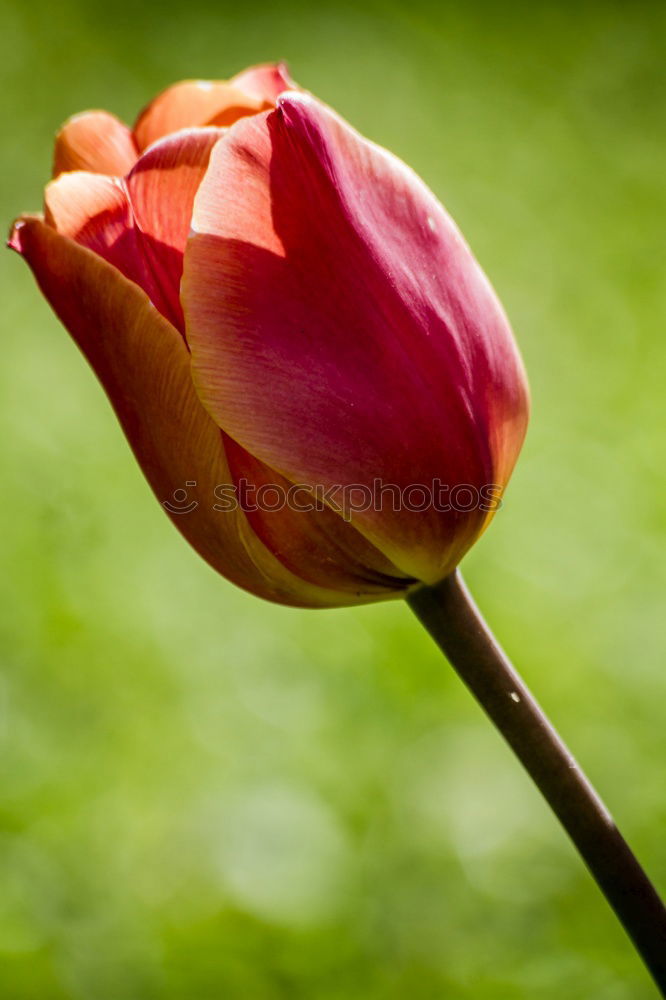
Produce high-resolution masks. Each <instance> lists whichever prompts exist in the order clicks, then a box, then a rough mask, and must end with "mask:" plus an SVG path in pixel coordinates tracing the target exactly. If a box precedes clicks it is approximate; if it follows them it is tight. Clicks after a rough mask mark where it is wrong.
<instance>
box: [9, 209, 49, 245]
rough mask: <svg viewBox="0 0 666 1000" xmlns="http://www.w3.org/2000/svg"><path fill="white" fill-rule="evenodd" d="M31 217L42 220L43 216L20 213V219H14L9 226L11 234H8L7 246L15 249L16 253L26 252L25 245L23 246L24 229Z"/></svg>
mask: <svg viewBox="0 0 666 1000" xmlns="http://www.w3.org/2000/svg"><path fill="white" fill-rule="evenodd" d="M31 219H36V220H37V221H41V216H40V215H19V217H18V219H14V221H13V222H12V224H11V226H10V227H9V234H8V236H7V247H8V248H9V249H10V250H15V251H16V253H20V254H22V253H23V252H24V247H23V235H24V230H25V227H26V226H27V224H28V223H29V222H30V220H31Z"/></svg>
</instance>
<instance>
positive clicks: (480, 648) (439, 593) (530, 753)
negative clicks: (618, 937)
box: [407, 572, 666, 996]
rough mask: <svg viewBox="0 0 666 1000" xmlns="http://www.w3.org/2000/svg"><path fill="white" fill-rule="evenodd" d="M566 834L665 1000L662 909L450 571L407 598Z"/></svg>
mask: <svg viewBox="0 0 666 1000" xmlns="http://www.w3.org/2000/svg"><path fill="white" fill-rule="evenodd" d="M407 600H408V602H409V605H410V606H411V608H412V610H413V611H414V613H415V614H416V616H417V618H419V620H420V621H421V623H422V624H423V625H424V626H425V628H426V629H427V630H428V632H429V633H430V634H431V636H432V637H433V639H434V640H435V642H436V643H437V645H438V646H439V647H440V649H441V650H442V651H443V652H444V654H445V655H446V657H447V658H448V660H449V661H450V663H451V665H452V666H453V668H454V670H455V671H456V672H457V674H458V675H459V677H460V678H461V679H462V681H463V682H464V683H465V684H466V685H467V687H468V688H469V690H470V691H471V692H472V694H473V695H474V697H475V698H476V699H477V701H478V702H479V704H480V705H481V707H482V708H483V710H484V711H485V712H486V714H487V715H488V716H489V718H490V720H491V722H492V723H493V724H494V725H495V726H496V728H497V729H498V730H499V732H500V733H501V734H502V736H503V737H504V739H505V740H506V741H507V743H508V744H509V746H510V747H511V748H512V750H513V751H514V753H515V754H516V756H517V757H518V759H519V761H520V762H521V763H522V765H523V767H524V768H525V769H526V770H527V772H528V774H529V775H530V777H531V778H532V779H533V781H534V782H535V784H536V786H537V788H538V789H539V791H540V792H541V794H542V795H543V797H544V798H545V800H546V802H547V803H548V804H549V806H550V807H551V809H552V810H553V812H554V813H555V815H556V816H557V818H558V819H559V820H560V822H561V824H562V826H563V827H564V829H565V830H566V831H567V833H568V834H569V836H570V837H571V840H572V841H573V843H574V845H575V846H576V848H577V850H578V851H579V853H580V855H581V857H582V858H583V861H584V862H585V863H586V865H587V867H588V868H589V870H590V872H591V873H592V875H593V876H594V878H595V879H596V881H597V884H598V885H599V888H600V889H601V891H602V892H603V894H604V895H605V897H606V899H607V900H608V902H609V903H610V905H611V906H612V908H613V909H614V910H615V913H616V914H617V916H618V918H619V919H620V921H621V923H622V924H623V926H624V928H625V930H626V931H627V933H628V934H629V937H630V938H631V939H632V941H633V942H634V945H635V946H636V949H637V950H638V953H639V954H640V955H641V957H642V959H643V961H644V962H645V965H646V966H647V968H648V969H649V970H650V972H651V973H652V976H653V978H654V981H655V983H656V984H657V986H658V987H659V990H660V991H661V994H662V996H666V909H665V908H664V904H663V903H662V901H661V899H660V898H659V896H658V894H657V892H656V890H655V889H654V887H653V885H652V883H651V882H650V881H649V879H648V877H647V875H646V874H645V872H644V871H643V869H642V868H641V866H640V865H639V863H638V861H637V860H636V858H635V857H634V855H633V853H632V852H631V850H630V848H629V846H628V845H627V843H626V841H625V840H624V838H623V837H622V835H621V834H620V832H619V830H618V829H617V827H616V825H615V823H614V822H613V819H612V817H611V815H610V813H609V812H608V810H607V809H606V807H605V806H604V804H603V802H602V801H601V799H600V798H599V796H598V795H597V793H596V792H595V790H594V789H593V787H592V785H591V784H590V782H589V781H588V780H587V778H586V777H585V775H584V774H583V772H582V771H581V769H580V767H579V766H578V764H577V763H576V761H575V760H574V758H573V757H572V755H571V753H570V752H569V750H568V749H567V747H566V746H565V745H564V743H563V742H562V740H561V739H560V737H559V736H558V735H557V733H556V731H555V729H554V728H553V727H552V725H551V724H550V722H549V721H548V719H547V718H546V716H545V715H544V713H543V712H542V710H541V708H540V707H539V705H538V704H537V702H536V701H535V700H534V698H533V697H532V695H531V694H530V692H529V690H528V689H527V688H526V687H525V684H524V683H523V681H522V680H521V679H520V677H519V676H518V674H517V673H516V671H515V670H514V668H513V666H512V665H511V663H510V662H509V660H508V659H507V657H506V656H505V654H504V652H503V651H502V649H501V648H500V647H499V645H498V644H497V642H496V641H495V639H494V637H493V635H492V633H491V632H490V631H489V629H488V627H487V626H486V624H485V622H484V620H483V618H482V617H481V613H480V612H479V610H478V608H477V607H476V605H475V604H474V601H473V600H472V597H471V596H470V594H469V591H468V590H467V588H466V587H465V585H464V583H463V581H462V579H461V577H460V575H459V574H458V573H457V572H456V573H453V574H452V575H451V576H449V577H447V579H445V580H443V581H442V582H441V583H438V584H437V585H436V586H434V587H427V586H422V587H419V588H418V589H416V590H414V591H412V593H411V594H410V595H409V596H408V598H407Z"/></svg>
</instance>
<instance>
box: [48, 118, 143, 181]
mask: <svg viewBox="0 0 666 1000" xmlns="http://www.w3.org/2000/svg"><path fill="white" fill-rule="evenodd" d="M138 155H139V152H138V150H137V148H136V144H135V142H134V138H133V136H132V133H131V131H130V129H128V127H127V125H125V124H124V123H123V122H121V121H120V119H118V118H116V116H115V115H111V114H109V113H108V111H84V112H83V113H82V114H79V115H74V117H73V118H70V119H69V120H68V121H66V122H65V124H64V125H63V126H62V128H61V129H60V131H59V132H58V133H57V135H56V139H55V149H54V152H53V176H54V177H57V176H58V174H61V173H63V172H64V171H67V170H88V171H91V172H92V173H96V174H110V175H111V176H117V177H123V176H124V175H125V174H127V173H129V171H130V170H131V169H132V167H133V166H134V164H135V162H136V158H137V156H138Z"/></svg>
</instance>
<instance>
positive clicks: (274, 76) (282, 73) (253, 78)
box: [229, 62, 298, 104]
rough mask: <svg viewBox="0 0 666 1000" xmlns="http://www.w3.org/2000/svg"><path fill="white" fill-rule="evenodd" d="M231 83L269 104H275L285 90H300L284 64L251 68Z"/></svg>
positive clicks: (265, 64)
mask: <svg viewBox="0 0 666 1000" xmlns="http://www.w3.org/2000/svg"><path fill="white" fill-rule="evenodd" d="M229 83H231V84H232V85H233V86H234V87H237V88H238V89H239V90H242V91H244V92H245V93H246V94H251V95H252V97H257V98H259V99H260V100H262V101H266V102H267V103H268V104H275V102H276V101H277V99H278V97H279V96H280V94H283V93H284V92H285V90H298V87H297V86H296V85H295V83H294V81H293V80H292V79H291V77H290V76H289V67H288V66H287V64H286V63H284V62H280V63H264V64H263V65H262V66H250V68H249V69H244V70H243V72H242V73H237V74H236V76H234V77H232V78H231V80H230V81H229Z"/></svg>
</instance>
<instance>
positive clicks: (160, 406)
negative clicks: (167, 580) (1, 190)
mask: <svg viewBox="0 0 666 1000" xmlns="http://www.w3.org/2000/svg"><path fill="white" fill-rule="evenodd" d="M10 242H11V245H12V247H13V248H14V249H16V250H18V251H19V252H20V253H21V254H22V255H23V256H24V257H25V258H26V260H27V261H28V263H29V265H30V267H31V268H32V270H33V272H34V274H35V277H36V278H37V281H38V283H39V286H40V288H41V290H42V292H43V293H44V295H45V296H46V298H47V299H48V301H49V302H50V304H51V306H52V307H53V309H54V310H55V312H56V313H57V315H58V317H59V318H60V320H61V321H62V322H63V323H64V325H65V326H66V327H67V329H68V330H69V332H70V333H71V334H72V336H73V338H74V339H75V341H76V342H77V344H78V345H79V347H80V348H81V350H82V351H83V353H84V354H85V356H86V357H87V359H88V361H89V362H90V364H91V365H92V367H93V368H94V370H95V372H96V374H97V375H98V377H99V379H100V381H101V383H102V385H103V386H104V388H105V390H106V392H107V394H108V396H109V399H110V401H111V403H112V405H113V407H114V409H115V411H116V414H117V416H118V418H119V420H120V423H121V424H122V427H123V429H124V431H125V434H126V435H127V439H128V441H129V443H130V445H131V446H132V449H133V451H134V454H135V455H136V458H137V460H138V462H139V464H140V466H141V468H142V469H143V471H144V473H145V475H146V477H147V479H148V481H149V483H150V485H151V487H152V489H153V491H154V493H155V495H156V497H157V498H158V500H159V501H160V502H161V503H162V504H165V503H170V504H171V508H168V507H167V508H166V509H167V511H168V512H169V513H170V516H171V519H172V520H173V522H174V524H175V525H176V527H177V528H178V529H179V530H180V531H181V532H182V533H183V535H184V536H185V538H186V539H187V540H188V541H189V542H190V544H191V545H192V546H194V548H195V549H196V550H197V551H198V552H199V553H200V555H202V556H203V558H204V559H206V560H207V561H208V562H209V563H210V564H211V565H212V566H213V567H214V569H216V570H218V572H220V573H222V574H223V575H224V576H226V577H228V578H229V579H230V580H232V581H233V582H234V583H237V584H238V585H239V586H241V587H245V588H246V589H247V590H250V591H251V592H252V593H255V594H258V595H259V596H261V597H265V598H268V599H270V600H273V601H278V602H280V603H285V604H295V605H301V606H312V607H319V606H329V605H337V604H348V603H355V602H356V600H361V601H362V600H376V599H377V598H376V596H374V595H367V596H361V597H359V598H356V597H354V598H352V597H351V595H349V594H339V593H336V592H335V591H334V590H331V589H324V588H319V587H315V586H312V585H311V584H309V583H307V582H304V581H302V580H300V579H299V578H297V577H296V576H295V575H294V574H292V573H290V572H289V571H288V570H287V569H286V568H285V567H284V566H283V565H282V564H281V563H280V562H279V561H278V560H277V559H275V558H274V557H273V556H272V554H271V553H269V552H268V550H267V549H266V548H265V547H264V546H263V544H262V543H261V542H260V541H259V539H258V538H257V537H256V536H255V535H254V533H253V532H252V531H251V529H250V528H249V525H248V524H247V520H246V518H245V517H244V515H243V514H242V512H240V511H239V510H236V511H231V512H227V513H222V512H221V511H219V510H218V511H215V510H214V509H213V504H214V502H215V501H214V491H215V489H216V487H218V486H220V485H223V484H231V476H230V473H229V468H228V465H227V461H226V456H225V453H224V448H223V446H222V438H221V435H220V432H219V430H218V428H217V427H216V426H215V424H214V423H213V422H212V421H211V420H210V418H209V417H208V415H207V414H206V412H205V410H204V409H203V407H202V406H201V404H200V403H199V400H198V398H197V395H196V393H195V391H194V388H193V386H192V380H191V377H190V370H189V355H188V353H187V349H186V348H185V345H184V344H183V341H182V338H181V337H180V335H179V334H178V333H177V331H176V330H175V329H174V328H173V327H172V326H170V324H169V323H167V322H166V320H164V319H163V318H162V317H161V316H160V315H159V313H157V312H156V311H155V310H154V309H153V307H152V306H151V305H150V303H149V301H148V299H147V298H146V296H145V294H144V293H143V292H142V291H141V290H140V289H139V288H137V286H136V285H135V284H133V283H132V282H130V281H128V280H127V279H125V278H124V277H123V276H122V275H121V274H120V273H119V272H118V271H117V270H116V269H115V268H114V267H112V266H111V265H109V264H107V263H106V262H105V261H103V260H102V259H101V258H100V257H99V256H97V255H96V254H94V253H91V252H90V251H89V250H86V249H85V248H83V247H81V246H79V245H78V244H76V243H74V242H72V241H71V240H69V239H67V238H65V237H63V236H61V235H59V234H58V233H56V232H55V230H53V229H52V228H51V227H50V226H48V225H46V224H44V223H43V222H42V221H41V220H40V219H38V218H28V217H24V218H23V219H21V220H19V222H18V223H17V224H16V226H15V228H14V231H13V233H12V237H11V241H10ZM192 482H196V486H190V485H187V484H191V483H192ZM178 490H187V492H188V494H189V499H190V500H191V501H193V502H196V504H197V506H196V507H195V508H194V509H192V510H191V511H190V512H189V513H186V512H185V507H186V506H187V505H186V504H185V502H184V501H182V500H180V499H179V496H180V495H179V494H178V493H177V491H178ZM174 493H175V494H176V496H175V497H174Z"/></svg>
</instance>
